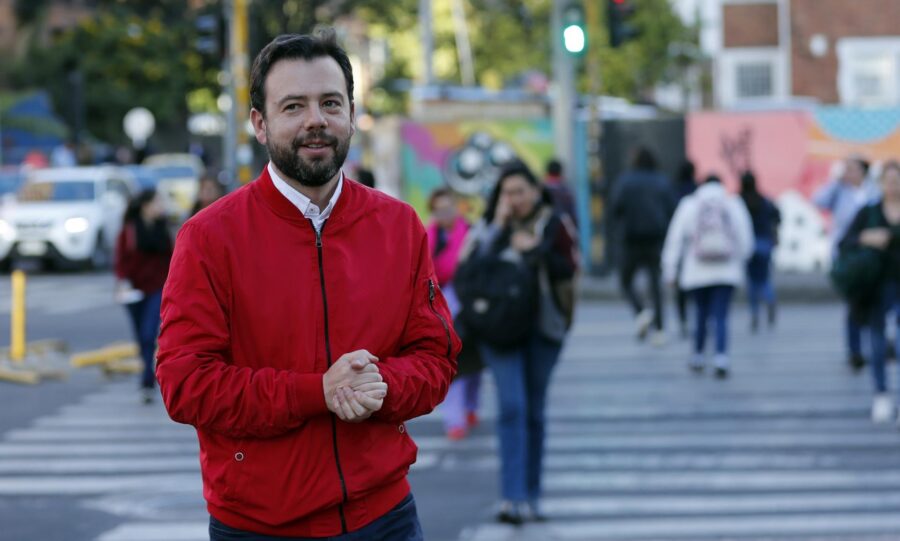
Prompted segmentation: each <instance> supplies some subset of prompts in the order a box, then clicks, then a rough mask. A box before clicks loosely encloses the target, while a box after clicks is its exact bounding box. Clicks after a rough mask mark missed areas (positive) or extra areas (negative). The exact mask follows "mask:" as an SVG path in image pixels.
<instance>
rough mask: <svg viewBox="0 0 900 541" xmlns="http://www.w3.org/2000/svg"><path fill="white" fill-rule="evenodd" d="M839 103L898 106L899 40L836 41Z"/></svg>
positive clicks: (899, 84) (899, 90)
mask: <svg viewBox="0 0 900 541" xmlns="http://www.w3.org/2000/svg"><path fill="white" fill-rule="evenodd" d="M837 51H838V89H839V91H840V95H841V103H843V104H844V105H850V106H862V107H893V106H896V105H897V104H898V103H900V38H846V39H843V40H840V41H839V42H838V47H837Z"/></svg>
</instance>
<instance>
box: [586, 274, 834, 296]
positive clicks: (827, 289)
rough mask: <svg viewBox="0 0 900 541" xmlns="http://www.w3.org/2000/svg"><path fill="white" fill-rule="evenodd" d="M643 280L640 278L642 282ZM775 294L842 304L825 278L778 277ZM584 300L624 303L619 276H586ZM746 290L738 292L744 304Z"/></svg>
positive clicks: (791, 275)
mask: <svg viewBox="0 0 900 541" xmlns="http://www.w3.org/2000/svg"><path fill="white" fill-rule="evenodd" d="M638 279H639V280H640V278H638ZM773 280H774V282H775V290H776V294H777V296H778V300H780V301H790V302H834V301H838V300H840V298H839V297H838V295H837V293H835V291H834V289H833V288H832V287H831V283H830V282H829V280H828V276H827V275H825V274H815V273H810V274H800V273H777V272H776V273H775V276H774V278H773ZM580 291H581V298H582V299H590V300H602V301H609V300H623V299H624V296H623V295H622V291H621V289H620V287H619V274H618V273H617V272H613V273H610V274H607V275H606V276H583V277H582V278H581V284H580ZM744 298H745V297H744V290H743V288H741V289H740V290H739V292H738V299H740V300H743V299H744Z"/></svg>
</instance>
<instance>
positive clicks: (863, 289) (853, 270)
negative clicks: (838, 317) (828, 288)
mask: <svg viewBox="0 0 900 541" xmlns="http://www.w3.org/2000/svg"><path fill="white" fill-rule="evenodd" d="M877 209H878V207H877V206H875V205H871V206H869V207H867V209H866V212H867V213H868V216H867V228H872V227H878V212H877ZM884 271H885V260H884V252H882V251H881V250H877V249H875V248H871V247H868V246H863V245H861V244H852V245H847V246H844V247H843V248H841V249H840V251H839V252H838V257H837V259H835V261H834V264H833V265H832V267H831V272H829V277H830V278H831V283H832V284H833V285H834V287H835V289H837V291H838V293H840V294H841V296H842V297H843V298H845V299H846V300H847V301H849V302H851V303H859V302H865V301H867V300H868V299H871V298H872V297H873V296H874V295H877V294H878V291H879V288H880V286H881V280H882V278H883V276H884Z"/></svg>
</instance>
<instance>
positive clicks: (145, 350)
mask: <svg viewBox="0 0 900 541" xmlns="http://www.w3.org/2000/svg"><path fill="white" fill-rule="evenodd" d="M161 301H162V290H159V291H157V292H155V293H148V294H146V295H144V298H143V299H141V300H139V301H138V302H133V303H131V304H126V305H125V306H126V307H127V308H128V315H130V316H131V324H132V327H133V328H134V335H135V338H137V341H138V345H139V346H140V349H141V359H143V361H144V373H143V375H142V376H141V387H144V388H145V389H152V388H153V387H154V384H155V382H156V373H155V371H154V368H155V357H156V338H157V337H158V336H159V320H160V316H159V307H160V303H161Z"/></svg>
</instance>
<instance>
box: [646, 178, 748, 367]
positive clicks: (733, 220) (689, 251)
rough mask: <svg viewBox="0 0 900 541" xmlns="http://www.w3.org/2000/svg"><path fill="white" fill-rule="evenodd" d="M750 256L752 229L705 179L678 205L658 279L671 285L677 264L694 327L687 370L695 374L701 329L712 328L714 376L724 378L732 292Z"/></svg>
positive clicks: (738, 204)
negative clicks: (688, 296) (692, 308)
mask: <svg viewBox="0 0 900 541" xmlns="http://www.w3.org/2000/svg"><path fill="white" fill-rule="evenodd" d="M752 253H753V225H752V221H751V219H750V214H749V213H748V212H747V208H746V207H745V206H744V204H743V202H742V201H741V200H740V199H738V198H737V197H734V196H732V195H730V194H729V193H728V192H727V191H726V190H725V187H724V186H722V182H721V180H720V179H719V177H717V176H714V175H712V176H710V177H708V178H707V179H706V182H704V183H703V185H702V186H700V187H699V188H698V189H697V191H696V192H695V193H694V194H693V195H689V196H688V197H685V198H684V199H682V200H681V203H679V205H678V208H677V209H676V210H675V216H674V217H673V218H672V224H671V225H670V226H669V232H668V234H667V235H666V243H665V247H664V249H663V256H662V260H663V274H664V276H665V279H666V281H667V282H668V283H672V282H674V280H675V279H676V275H677V269H678V266H679V264H681V265H682V268H681V276H680V277H679V278H678V279H679V280H680V282H681V287H683V288H684V289H686V290H688V291H690V292H691V296H692V297H693V299H694V304H695V309H696V315H697V323H696V325H697V326H696V329H694V352H693V355H692V356H691V358H690V361H689V367H690V368H691V369H692V370H694V371H696V372H701V371H703V370H704V368H705V366H706V359H705V355H704V350H705V346H706V334H707V327H708V325H709V323H710V322H713V323H714V326H715V333H716V334H715V337H716V340H715V342H716V343H715V351H716V354H715V357H714V365H715V374H716V377H718V378H726V377H728V374H729V370H730V361H729V358H728V312H729V308H730V306H731V298H732V295H733V293H734V288H735V287H737V286H738V285H740V284H741V283H742V282H743V281H744V272H745V265H746V263H747V260H749V259H750V256H751V255H752Z"/></svg>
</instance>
